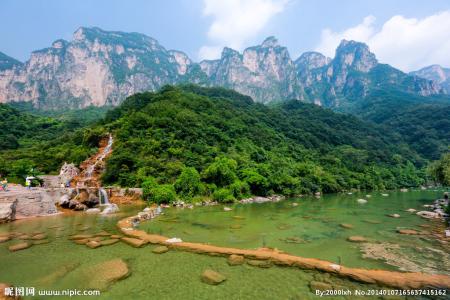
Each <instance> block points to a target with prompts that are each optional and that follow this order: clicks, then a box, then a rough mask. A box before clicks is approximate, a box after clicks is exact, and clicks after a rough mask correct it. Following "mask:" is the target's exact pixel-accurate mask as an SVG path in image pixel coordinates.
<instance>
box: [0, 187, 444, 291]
mask: <svg viewBox="0 0 450 300" xmlns="http://www.w3.org/2000/svg"><path fill="white" fill-rule="evenodd" d="M370 194H371V197H366V193H364V194H352V195H347V194H339V195H325V196H323V197H321V198H320V199H317V198H314V197H303V198H298V199H288V200H286V201H282V202H278V203H264V204H236V205H232V206H229V207H231V208H232V210H231V211H224V209H223V206H211V207H195V208H194V209H192V210H191V209H177V208H170V209H166V210H165V214H164V216H162V217H160V218H157V219H154V220H152V221H148V222H145V223H142V224H141V225H140V226H139V227H140V229H143V230H146V231H148V232H153V233H158V234H163V235H165V236H169V237H179V238H181V239H183V240H184V241H193V242H203V243H210V244H214V245H221V246H232V247H236V248H249V249H250V248H258V247H262V246H264V247H273V248H278V249H280V250H283V251H286V252H288V253H291V254H295V255H300V256H303V257H314V258H320V259H325V260H329V261H332V262H336V263H339V264H340V263H342V264H343V265H345V266H349V267H362V268H370V269H374V268H376V269H386V270H410V271H417V270H419V271H420V270H422V271H427V272H431V273H437V274H449V271H448V270H449V269H450V265H448V260H449V254H448V252H446V249H445V248H443V246H442V245H441V244H440V243H438V242H437V241H436V240H435V239H433V238H430V236H428V235H425V236H423V235H401V234H399V233H397V230H398V229H414V230H417V231H425V230H428V227H427V226H429V225H430V223H431V222H430V221H428V220H426V219H422V218H420V217H418V216H417V215H415V214H414V213H410V212H406V210H407V209H410V208H413V209H417V210H423V209H424V208H423V205H424V204H430V203H432V202H433V201H434V200H435V199H437V198H439V197H440V196H441V195H442V192H441V191H409V192H403V193H402V192H390V193H389V195H388V196H382V195H381V194H380V193H377V192H373V193H370ZM360 198H365V199H367V200H368V201H367V203H365V204H360V203H358V201H357V199H360ZM294 203H295V204H294ZM141 208H142V207H131V206H128V207H121V213H120V214H117V215H113V216H100V215H87V214H84V213H71V214H69V215H59V216H52V217H45V218H33V219H27V220H20V221H15V222H13V223H9V224H2V225H0V234H1V233H5V232H22V233H29V234H30V233H33V232H34V233H36V232H44V233H46V234H47V235H48V236H49V238H48V239H49V243H47V244H42V245H35V246H32V247H31V248H28V249H25V250H21V251H17V252H10V251H9V250H8V246H9V245H11V244H12V243H14V242H13V241H8V242H4V243H1V244H0V266H1V268H0V282H8V283H13V284H14V285H16V286H33V287H37V288H39V287H41V288H45V287H47V288H52V289H66V288H83V287H84V281H85V278H83V276H85V275H83V272H81V271H79V270H80V269H81V270H82V269H83V267H84V266H88V265H92V264H94V263H97V262H101V261H105V260H108V259H113V258H117V257H119V258H122V259H124V260H125V261H126V262H127V263H128V265H129V268H130V271H131V276H129V277H128V278H126V279H124V280H122V281H119V282H117V283H115V284H114V285H112V287H111V288H110V289H108V290H107V291H105V292H103V294H102V296H101V297H104V298H108V299H124V298H130V299H131V298H133V299H153V298H154V299H167V298H169V299H172V298H182V299H230V298H231V299H235V298H240V299H255V298H258V299H309V298H313V294H312V293H311V292H310V288H309V283H310V282H311V281H322V282H323V281H325V282H327V281H332V282H334V283H335V284H337V285H339V286H344V287H347V288H353V289H356V288H369V287H370V286H368V285H362V284H358V283H355V282H351V281H348V280H344V279H338V278H330V276H329V275H328V274H321V273H318V272H313V271H303V270H300V269H295V268H294V269H293V268H281V267H272V268H269V269H261V268H256V267H251V266H247V265H244V266H237V267H230V266H228V265H227V263H226V259H225V258H222V257H209V256H204V255H198V254H193V253H186V252H181V251H169V252H167V253H165V254H160V255H158V254H153V253H152V252H151V251H150V250H151V248H152V247H153V246H146V247H144V248H137V249H136V248H132V247H130V246H128V245H126V244H123V243H117V244H114V245H111V246H103V247H100V248H97V249H89V248H87V247H86V246H84V245H76V244H74V243H73V241H70V240H69V239H68V238H69V236H70V235H72V234H76V233H78V234H79V233H95V232H98V231H100V230H106V231H108V232H109V233H118V232H119V231H118V230H117V228H116V223H117V221H118V220H119V219H121V218H124V217H125V216H127V215H131V214H133V213H135V212H137V211H138V210H139V209H141ZM389 214H399V215H400V217H399V218H392V217H389V216H388V215H389ZM341 224H346V226H347V225H351V227H352V228H343V227H342V226H341ZM347 227H348V226H347ZM355 235H357V236H363V237H365V238H366V239H367V240H368V243H351V242H349V241H347V238H348V237H349V236H355ZM368 245H369V246H370V245H372V246H373V245H375V246H374V247H372V248H370V247H369V248H370V251H369V252H370V253H371V254H372V257H370V258H369V257H364V256H367V253H366V254H364V251H363V250H364V249H366V252H367V251H368V250H367V247H368ZM377 245H378V246H379V245H382V246H381V247H377ZM380 248H381V250H380ZM374 249H375V250H374ZM382 249H388V250H389V251H387V252H388V254H389V253H390V254H389V255H388V256H387V257H383V255H386V253H384V254H383V253H382V252H383V251H382ZM392 253H393V254H392ZM377 255H380V257H374V256H377ZM369 256H370V255H369ZM376 258H378V259H376ZM73 263H77V264H79V265H80V267H78V268H77V269H75V270H74V271H72V272H69V273H68V274H65V275H64V276H62V277H61V278H58V279H57V280H55V281H52V282H51V284H49V283H46V282H42V280H41V279H42V278H44V277H45V276H46V275H48V274H51V273H54V272H55V271H57V270H58V269H61V268H63V267H64V266H66V265H68V264H73ZM205 268H213V269H215V270H217V271H220V272H221V273H223V274H225V275H226V276H227V281H226V282H225V283H224V284H221V285H220V286H209V285H206V284H204V283H202V282H201V281H200V274H201V273H202V271H203V270H204V269H205ZM92 276H95V274H93V275H92ZM334 298H336V299H344V298H343V297H334ZM334 298H332V299H334ZM33 299H34V298H33ZM328 299H330V298H328Z"/></svg>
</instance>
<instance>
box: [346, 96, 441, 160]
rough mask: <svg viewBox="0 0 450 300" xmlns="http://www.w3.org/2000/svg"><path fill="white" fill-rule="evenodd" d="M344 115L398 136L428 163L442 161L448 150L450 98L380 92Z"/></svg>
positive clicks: (349, 108)
mask: <svg viewBox="0 0 450 300" xmlns="http://www.w3.org/2000/svg"><path fill="white" fill-rule="evenodd" d="M344 111H346V112H350V113H352V114H354V115H356V116H358V117H359V118H361V119H362V120H366V121H372V122H374V123H377V124H380V125H382V126H383V127H385V128H386V130H388V131H390V132H396V133H398V134H399V135H400V137H401V138H402V139H403V140H404V141H405V142H406V143H407V144H408V145H409V146H410V147H411V148H412V149H414V150H415V151H416V152H417V153H419V154H420V155H421V156H422V157H424V158H425V159H429V160H436V159H439V157H440V156H441V154H442V153H444V152H445V151H448V149H449V146H450V97H448V96H435V97H421V96H415V95H412V94H407V93H402V92H400V91H398V90H377V91H375V92H372V93H371V94H370V95H368V96H367V97H366V98H365V99H364V101H360V102H358V103H357V104H356V105H354V106H350V107H346V108H344Z"/></svg>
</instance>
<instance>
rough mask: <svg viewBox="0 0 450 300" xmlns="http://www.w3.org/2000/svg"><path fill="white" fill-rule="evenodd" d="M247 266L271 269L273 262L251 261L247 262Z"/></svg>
mask: <svg viewBox="0 0 450 300" xmlns="http://www.w3.org/2000/svg"><path fill="white" fill-rule="evenodd" d="M247 264H248V265H250V266H253V267H260V268H270V267H271V266H272V262H271V261H270V260H258V259H249V260H247Z"/></svg>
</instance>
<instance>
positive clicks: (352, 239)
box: [347, 235, 367, 243]
mask: <svg viewBox="0 0 450 300" xmlns="http://www.w3.org/2000/svg"><path fill="white" fill-rule="evenodd" d="M347 241H349V242H353V243H365V242H367V239H366V238H365V237H363V236H359V235H354V236H349V237H348V238H347Z"/></svg>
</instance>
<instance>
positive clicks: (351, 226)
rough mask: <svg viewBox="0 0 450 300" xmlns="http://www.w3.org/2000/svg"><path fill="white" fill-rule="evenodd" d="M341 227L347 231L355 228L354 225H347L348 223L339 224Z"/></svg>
mask: <svg viewBox="0 0 450 300" xmlns="http://www.w3.org/2000/svg"><path fill="white" fill-rule="evenodd" d="M339 226H341V227H342V228H345V229H352V228H353V225H352V224H346V223H342V224H339Z"/></svg>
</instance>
